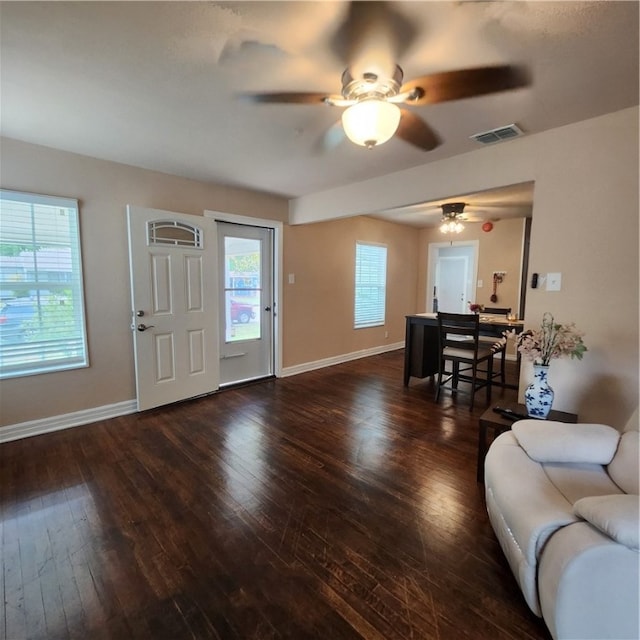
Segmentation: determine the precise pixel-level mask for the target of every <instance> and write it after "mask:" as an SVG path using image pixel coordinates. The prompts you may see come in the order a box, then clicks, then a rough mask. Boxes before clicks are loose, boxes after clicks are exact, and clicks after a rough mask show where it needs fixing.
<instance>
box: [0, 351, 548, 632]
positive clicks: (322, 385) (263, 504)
mask: <svg viewBox="0 0 640 640" xmlns="http://www.w3.org/2000/svg"><path fill="white" fill-rule="evenodd" d="M402 365H403V352H402V351H396V352H393V353H388V354H384V355H380V356H374V357H371V358H365V359H362V360H358V361H354V362H350V363H347V364H343V365H338V366H334V367H330V368H327V369H322V370H319V371H314V372H311V373H306V374H302V375H298V376H294V377H290V378H286V379H281V380H270V381H267V382H263V383H260V384H254V385H250V386H246V387H243V388H236V389H230V390H227V391H224V392H221V393H219V394H217V395H214V396H210V397H206V398H200V399H197V400H193V401H189V402H184V403H181V404H178V405H173V406H170V407H167V408H163V409H156V410H153V411H149V412H146V413H142V414H137V415H131V416H124V417H121V418H116V419H112V420H105V421H103V422H99V423H95V424H92V425H87V426H85V427H78V428H75V429H69V430H66V431H60V432H57V433H53V434H48V435H44V436H39V437H34V438H28V439H25V440H20V441H16V442H11V443H6V444H4V445H0V487H1V488H0V491H1V509H2V511H1V525H0V526H1V530H0V536H1V547H2V569H3V570H2V572H0V591H1V592H2V593H3V594H4V618H3V620H2V621H1V622H2V625H1V626H0V635H1V636H2V637H3V638H8V639H11V640H22V639H23V638H32V639H40V638H42V639H44V638H46V639H47V640H54V639H58V638H60V639H61V638H80V639H83V640H84V639H92V640H93V639H100V638H114V639H118V640H120V639H129V638H153V639H164V638H167V639H172V640H173V639H182V638H221V639H227V638H230V639H231V638H242V639H266V638H293V639H295V640H298V639H303V638H315V639H323V640H339V639H352V638H353V639H356V638H366V639H371V640H374V639H382V638H394V639H395V638H397V639H402V640H406V639H413V640H419V639H431V638H437V639H442V640H444V639H459V638H472V639H480V638H490V639H491V640H495V639H500V638H514V639H515V638H517V639H518V640H521V639H545V640H546V639H548V638H549V635H548V633H547V631H546V630H545V627H544V625H543V623H542V622H541V621H540V620H538V619H537V618H536V617H535V616H533V614H531V613H530V612H529V610H528V608H527V607H526V605H525V603H524V600H523V599H522V597H521V595H520V592H519V591H518V588H517V586H516V583H515V580H514V579H513V577H512V575H511V572H510V570H509V568H508V566H507V563H506V561H505V560H504V558H503V556H502V553H501V551H500V548H499V546H498V543H497V541H496V539H495V537H494V535H493V532H492V529H491V527H490V525H489V522H488V518H487V515H486V511H485V506H484V496H483V487H482V485H478V484H477V483H476V451H477V438H478V417H479V416H480V414H481V413H482V412H483V411H484V409H485V407H484V406H483V400H484V394H479V395H478V398H477V402H476V404H477V407H476V408H475V409H474V411H473V412H470V411H469V409H468V408H467V407H468V397H467V396H461V397H460V401H459V404H457V401H456V400H455V399H453V398H452V397H451V396H450V395H449V394H443V395H444V397H443V398H442V399H441V402H440V404H439V405H436V404H435V403H434V400H433V397H434V388H433V384H432V382H431V381H429V380H424V381H417V380H412V382H411V385H410V386H409V388H404V387H403V386H402ZM501 399H502V400H505V399H510V400H514V399H515V392H514V391H501V390H498V391H497V392H495V393H494V402H499V401H500V400H501Z"/></svg>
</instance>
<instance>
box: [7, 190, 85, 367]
mask: <svg viewBox="0 0 640 640" xmlns="http://www.w3.org/2000/svg"><path fill="white" fill-rule="evenodd" d="M87 364H88V360H87V340H86V331H85V324H84V302H83V297H82V269H81V260H80V236H79V232H78V202H77V201H76V200H71V199H67V198H55V197H52V196H40V195H34V194H29V193H19V192H16V191H6V190H0V377H3V378H8V377H14V376H24V375H31V374H36V373H44V372H47V371H58V370H61V369H75V368H79V367H85V366H87Z"/></svg>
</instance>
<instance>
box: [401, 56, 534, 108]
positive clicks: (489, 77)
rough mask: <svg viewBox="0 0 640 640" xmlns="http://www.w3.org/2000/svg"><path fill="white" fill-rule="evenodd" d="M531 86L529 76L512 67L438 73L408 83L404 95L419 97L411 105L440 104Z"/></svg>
mask: <svg viewBox="0 0 640 640" xmlns="http://www.w3.org/2000/svg"><path fill="white" fill-rule="evenodd" d="M527 84H529V80H528V77H527V74H526V72H525V71H524V70H523V69H521V68H519V67H513V66H509V65H503V66H495V67H478V68H475V69H460V70H459V71H445V72H443V73H434V74H431V75H428V76H422V77H421V78H415V79H414V80H410V81H409V82H406V83H405V84H404V85H403V86H402V87H401V89H400V92H401V93H405V92H407V93H411V92H413V93H415V94H417V95H416V97H415V99H414V98H412V97H409V98H408V99H407V100H406V102H407V103H408V104H416V105H420V104H436V103H438V102H446V101H447V100H460V99H462V98H471V97H473V96H481V95H485V94H487V93H495V92H497V91H506V90H508V89H517V88H518V87H524V86H526V85H527Z"/></svg>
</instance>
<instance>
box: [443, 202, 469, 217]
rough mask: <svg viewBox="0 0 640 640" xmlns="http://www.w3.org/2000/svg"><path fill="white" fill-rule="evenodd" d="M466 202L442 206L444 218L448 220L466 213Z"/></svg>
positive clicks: (448, 203) (449, 203)
mask: <svg viewBox="0 0 640 640" xmlns="http://www.w3.org/2000/svg"><path fill="white" fill-rule="evenodd" d="M465 204H466V202H447V203H445V204H443V205H442V217H443V218H446V219H448V220H450V219H455V218H456V216H459V215H462V214H463V213H464V207H465Z"/></svg>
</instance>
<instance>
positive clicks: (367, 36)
mask: <svg viewBox="0 0 640 640" xmlns="http://www.w3.org/2000/svg"><path fill="white" fill-rule="evenodd" d="M392 4H393V3H392V2H369V1H364V0H359V1H356V2H351V3H349V10H348V13H347V17H346V19H345V21H344V23H343V24H342V26H341V27H340V28H339V29H338V31H337V32H336V34H335V36H334V37H333V39H332V48H333V50H334V51H335V52H336V53H337V55H338V56H339V57H340V58H341V59H342V61H343V62H344V63H345V64H346V65H347V66H348V67H349V69H350V70H351V74H352V75H353V77H354V78H361V77H362V76H363V74H364V73H374V74H375V75H377V76H378V77H392V76H393V74H394V71H395V67H396V61H397V60H398V59H399V58H400V57H401V55H402V53H403V52H404V51H406V49H407V48H408V47H409V45H410V44H411V42H412V40H413V39H414V38H415V35H416V30H415V27H414V26H413V25H412V23H411V22H410V21H409V20H407V19H406V18H404V17H403V16H402V15H401V14H399V13H398V12H397V11H395V10H394V9H393V8H392Z"/></svg>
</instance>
